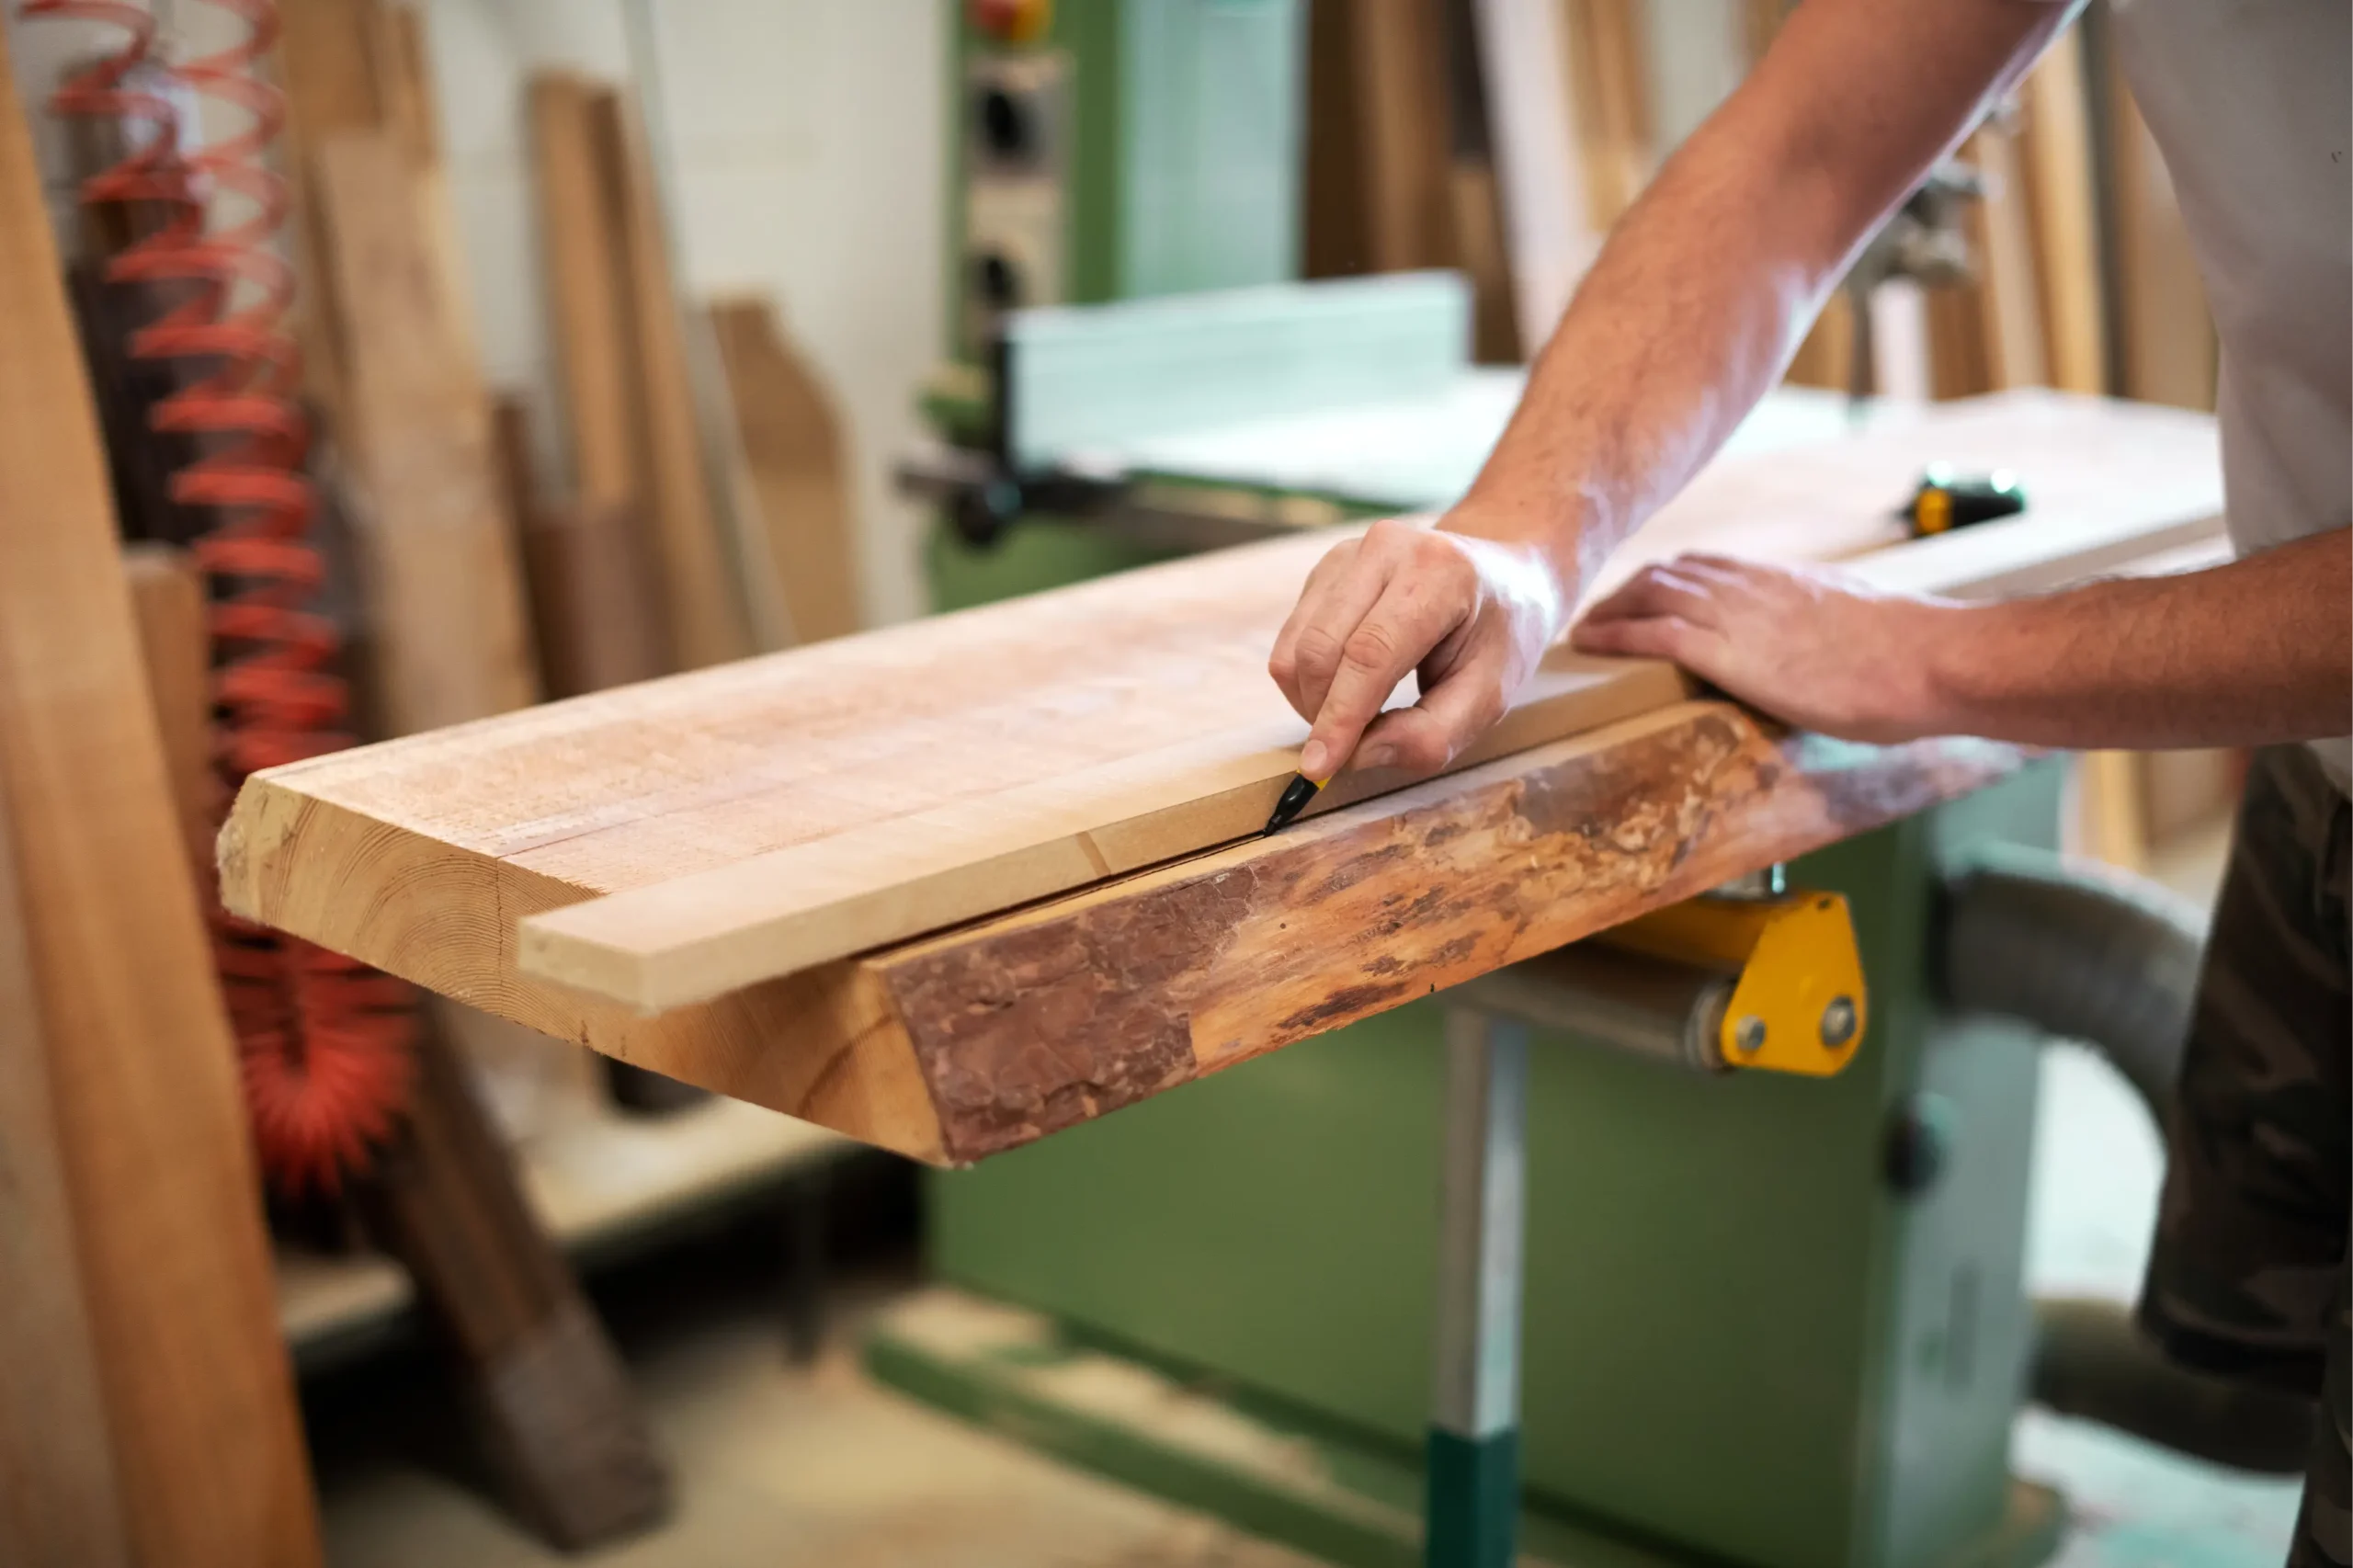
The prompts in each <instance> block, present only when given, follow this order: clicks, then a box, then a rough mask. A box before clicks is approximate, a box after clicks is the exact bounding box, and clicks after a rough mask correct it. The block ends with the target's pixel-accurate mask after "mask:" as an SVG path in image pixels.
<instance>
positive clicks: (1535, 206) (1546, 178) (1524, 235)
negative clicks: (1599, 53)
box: [1473, 0, 1601, 356]
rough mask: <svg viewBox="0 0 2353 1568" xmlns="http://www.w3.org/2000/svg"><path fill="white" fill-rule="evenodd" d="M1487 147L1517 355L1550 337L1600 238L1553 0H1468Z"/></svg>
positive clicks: (1562, 23)
mask: <svg viewBox="0 0 2353 1568" xmlns="http://www.w3.org/2000/svg"><path fill="white" fill-rule="evenodd" d="M1473 20H1474V22H1475V25H1476V27H1477V29H1478V41H1479V66H1480V76H1481V80H1482V82H1483V84H1484V85H1485V89H1486V91H1485V99H1486V106H1487V127H1488V142H1489V145H1490V147H1491V149H1492V154H1491V156H1490V157H1489V159H1488V163H1489V164H1490V165H1491V166H1492V167H1493V169H1494V172H1495V181H1496V186H1497V189H1498V193H1499V196H1500V199H1501V201H1502V208H1503V234H1504V240H1505V251H1506V255H1507V256H1509V258H1510V278H1511V286H1512V307H1513V312H1514V323H1515V325H1516V326H1517V329H1518V342H1519V344H1520V346H1521V348H1522V351H1523V353H1524V354H1526V355H1529V356H1533V355H1534V354H1535V353H1536V352H1537V351H1538V350H1539V349H1540V348H1541V347H1543V346H1544V343H1545V342H1546V340H1547V339H1549V338H1550V337H1551V336H1552V328H1553V327H1554V325H1556V324H1558V323H1559V321H1560V319H1561V315H1562V312H1564V311H1566V310H1567V309H1568V305H1569V296H1570V295H1571V294H1572V293H1573V292H1574V290H1575V289H1576V286H1577V282H1578V280H1579V279H1581V278H1584V276H1585V273H1586V268H1587V267H1590V266H1591V265H1592V264H1593V257H1594V253H1595V252H1596V251H1597V250H1598V249H1600V247H1601V231H1600V229H1599V228H1598V227H1597V225H1596V224H1595V223H1594V222H1593V209H1592V196H1591V193H1590V192H1589V191H1588V189H1587V188H1586V161H1585V154H1584V149H1583V146H1582V144H1581V142H1580V139H1579V136H1578V132H1577V108H1578V106H1577V104H1576V103H1575V101H1574V87H1573V84H1572V73H1571V62H1570V59H1569V48H1568V43H1567V37H1566V35H1567V31H1568V25H1567V18H1566V17H1564V16H1563V14H1562V10H1561V6H1560V3H1559V0H1473Z"/></svg>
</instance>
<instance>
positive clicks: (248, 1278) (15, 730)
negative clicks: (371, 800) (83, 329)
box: [0, 40, 320, 1568]
mask: <svg viewBox="0 0 2353 1568" xmlns="http://www.w3.org/2000/svg"><path fill="white" fill-rule="evenodd" d="M59 278H60V268H59V264H58V257H57V251H56V246H55V244H54V243H53V241H52V238H51V233H50V227H49V216H48V213H47V211H46V210H45V209H44V206H43V203H42V199H41V188H40V176H39V175H38V173H37V171H36V169H35V167H34V164H33V157H32V149H31V147H30V145H29V143H28V138H27V136H26V133H25V121H24V110H23V108H22V106H21V104H20V103H19V101H18V99H17V93H16V86H15V76H14V74H13V72H12V71H11V69H10V68H9V63H8V60H7V50H6V40H0V299H6V301H8V305H7V308H6V310H4V311H0V601H5V602H0V793H5V795H6V802H7V804H6V810H7V812H8V820H9V831H10V832H11V834H12V835H13V840H14V843H15V845H16V848H17V876H18V879H19V882H20V885H21V889H22V897H23V901H24V903H25V906H26V907H28V908H30V909H37V910H39V911H40V918H39V920H38V921H35V922H33V923H32V925H31V928H30V937H31V949H32V970H33V978H34V986H35V989H36V990H37V991H38V993H39V996H40V1017H41V1023H42V1030H43V1034H44V1037H45V1038H46V1040H48V1042H49V1044H50V1051H49V1057H48V1067H49V1073H50V1088H51V1094H52V1095H53V1096H54V1098H55V1101H56V1110H57V1121H56V1125H57V1131H58V1139H59V1142H60V1144H61V1146H62V1148H63V1152H64V1162H65V1168H66V1176H67V1185H68V1188H69V1190H70V1191H71V1193H72V1195H73V1204H74V1217H75V1221H76V1230H77V1235H78V1240H79V1243H80V1247H81V1258H82V1271H83V1289H84V1291H85V1300H86V1304H87V1307H88V1311H89V1318H90V1326H91V1331H92V1335H93V1337H94V1339H95V1340H96V1343H97V1351H98V1361H99V1367H100V1371H101V1376H102V1378H103V1380H104V1387H105V1393H106V1402H107V1412H108V1426H109V1429H110V1430H111V1431H112V1432H113V1434H114V1443H115V1464H116V1470H117V1473H118V1475H119V1479H120V1483H121V1489H122V1494H123V1496H124V1498H125V1499H126V1500H127V1505H128V1508H127V1511H128V1513H129V1517H130V1525H131V1543H132V1548H133V1551H134V1553H135V1555H136V1560H137V1561H138V1562H142V1563H158V1564H160V1563H169V1564H171V1565H172V1568H309V1565H313V1564H316V1563H317V1562H319V1560H320V1547H319V1539H318V1527H317V1521H316V1518H315V1517H314V1514H313V1501H312V1492H311V1482H310V1473H309V1464H308V1460H307V1458H306V1456H305V1454H304V1452H303V1448H302V1440H301V1428H300V1426H299V1424H298V1422H297V1419H296V1415H295V1409H294V1397H293V1383H292V1378H291V1376H290V1370H289V1369H288V1366H287V1362H286V1351H285V1346H284V1345H283V1344H282V1343H281V1342H280V1341H279V1338H278V1326H277V1316H276V1310H275V1304H274V1302H273V1301H272V1298H271V1290H270V1279H269V1258H268V1253H267V1248H266V1247H265V1245H264V1243H263V1236H262V1223H261V1206H260V1203H259V1200H258V1198H257V1196H256V1195H257V1193H258V1190H259V1187H258V1180H257V1177H256V1174H255V1169H254V1161H253V1153H252V1150H251V1147H250V1146H249V1144H248V1142H247V1141H246V1133H245V1127H244V1109H243V1107H242V1106H241V1105H240V1103H239V1098H238V1093H237V1085H236V1068H235V1060H236V1059H235V1052H234V1049H233V1045H232V1044H231V1041H230V1038H229V1028H228V1021H227V1017H226V1016H225V1014H224V1012H223V1009H222V1002H221V994H220V989H219V986H218V984H217V983H216V982H215V980H214V978H213V971H212V955H211V951H210V946H209V944H208V943H207V941H206V939H205V933H204V927H203V924H202V921H201V919H200V917H199V915H198V905H197V895H196V887H195V883H194V881H193V880H192V878H191V875H190V872H189V869H188V861H187V858H186V854H185V851H184V848H183V844H182V839H181V835H180V831H179V826H178V824H177V823H176V821H175V819H174V815H173V812H172V806H171V789H170V785H169V783H168V781H167V780H166V778H165V770H164V760H163V748H162V745H161V744H160V743H159V741H158V739H157V737H156V733H155V722H154V718H153V714H152V713H151V712H150V711H149V710H148V706H147V699H146V693H145V689H144V688H145V682H144V679H143V677H142V673H141V669H140V663H139V650H138V638H137V632H136V631H135V630H134V628H133V626H132V621H131V599H130V595H129V593H128V592H127V591H126V590H125V588H124V585H123V576H122V564H121V558H120V555H119V551H117V548H116V543H115V537H114V536H115V528H114V517H113V513H112V508H111V506H109V503H108V488H107V476H106V465H105V461H104V460H103V458H102V457H101V455H100V453H99V450H98V439H97V424H96V420H95V417H94V415H93V414H92V411H91V405H90V396H89V388H88V384H87V382H86V381H85V378H84V374H83V369H82V358H81V354H80V351H79V349H78V348H77V347H76V346H75V343H74V332H73V328H72V325H71V324H70V323H69V322H68V320H67V314H66V305H65V297H64V293H63V289H62V287H61V285H60V282H59Z"/></svg>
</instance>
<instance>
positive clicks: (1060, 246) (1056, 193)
mask: <svg viewBox="0 0 2353 1568" xmlns="http://www.w3.org/2000/svg"><path fill="white" fill-rule="evenodd" d="M1306 25H1307V22H1306V6H1305V4H1304V0H1063V4H1060V5H1057V6H1054V7H1053V13H1052V20H1051V23H1050V24H1049V26H1048V28H1047V30H1046V32H1045V34H1044V36H1042V37H1041V38H1040V39H1038V40H1034V41H1032V42H1030V43H1027V44H1022V45H1018V46H1015V45H1008V44H1006V43H1003V42H1000V41H998V40H995V39H992V38H990V37H988V36H987V35H986V34H984V33H983V32H981V31H980V30H979V29H977V28H974V27H973V26H972V24H971V23H970V22H969V21H968V22H965V23H963V24H961V31H960V33H959V43H958V53H957V60H958V67H957V69H958V83H959V92H960V94H961V101H960V108H959V111H958V113H957V114H956V116H955V117H954V118H953V124H954V126H955V131H954V136H955V142H954V146H953V147H952V149H951V154H952V159H953V162H952V165H951V166H952V168H953V169H954V170H955V171H956V172H955V177H953V178H951V179H950V181H949V208H950V210H949V223H948V232H949V233H951V234H957V235H961V236H962V241H961V245H959V246H956V247H951V253H950V267H951V275H950V278H949V301H950V307H951V308H950V312H949V314H950V320H951V324H952V325H951V330H952V332H953V334H954V344H953V349H954V352H955V353H957V354H958V355H960V356H962V357H964V358H971V359H973V360H976V361H977V360H980V359H982V358H984V357H985V354H986V346H987V343H988V339H989V334H990V324H991V322H992V319H993V317H994V316H995V312H998V311H1001V310H1005V309H1009V308H1013V307H1017V306H1029V305H1051V304H1093V303H1099V302H1101V301H1108V300H1126V299H1136V298H1140V297H1142V296H1145V295H1151V294H1170V293H1182V292H1186V291H1188V290H1205V289H1229V288H1239V287H1244V286H1246V285H1249V284H1255V283H1277V282H1284V281H1288V280H1290V279H1291V278H1295V277H1297V276H1298V272H1299V247H1300V239H1299V221H1300V177H1301V176H1300V171H1301V169H1302V158H1301V155H1300V147H1301V139H1302V135H1303V114H1304V107H1303V105H1304V96H1305V81H1306V75H1305V72H1306V42H1307V39H1306ZM1159 558H1160V556H1159V555H1158V554H1157V553H1156V552H1154V551H1148V550H1145V549H1142V548H1141V547H1139V546H1137V545H1135V544H1133V543H1131V542H1128V541H1124V540H1116V539H1107V538H1104V537H1102V536H1101V535H1100V534H1099V533H1097V532H1096V531H1095V530H1092V529H1090V528H1087V527H1086V525H1083V524H1074V523H1070V522H1065V521H1062V520H1058V519H1054V518H1051V517H1028V518H1024V519H1022V521H1021V522H1020V524H1019V525H1018V526H1017V527H1015V528H1012V529H1010V530H1008V531H1007V533H1006V536H1005V537H1004V538H1003V539H1002V540H997V541H996V542H995V543H992V544H989V545H986V546H975V545H973V544H972V543H969V542H967V541H966V540H963V539H961V538H960V537H958V536H957V535H955V534H954V533H952V532H951V531H949V529H947V528H935V529H934V530H933V538H932V542H931V545H930V548H929V551H928V552H927V559H926V566H927V569H928V574H929V577H930V582H931V587H932V601H933V605H934V608H939V609H960V608H965V607H967V606H970V605H974V604H981V603H985V602H987V601H989V600H992V599H997V598H1004V597H1010V596H1012V595H1014V594H1020V593H1032V592H1035V591H1037V590H1039V589H1040V588H1047V587H1054V586H1059V585H1062V584H1064V583H1073V582H1078V581H1081V580H1083V579H1085V578H1087V577H1092V576H1098V575H1100V574H1103V573H1105V572H1110V571H1118V570H1120V569H1122V568H1125V567H1129V566H1139V565H1143V564H1146V563H1148V562H1151V561H1154V560H1156V559H1159Z"/></svg>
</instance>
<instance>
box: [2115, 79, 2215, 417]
mask: <svg viewBox="0 0 2353 1568" xmlns="http://www.w3.org/2000/svg"><path fill="white" fill-rule="evenodd" d="M2112 52H2113V51H2111V54H2112ZM2109 69H2110V71H2111V73H2115V74H2113V77H2112V80H2111V84H2110V89H2109V107H2110V110H2111V116H2112V120H2113V126H2112V130H2111V134H2110V140H2111V142H2112V144H2113V146H2114V147H2115V150H2116V152H2115V179H2116V208H2117V241H2118V246H2119V252H2120V254H2119V256H2118V257H2117V263H2118V265H2117V277H2118V283H2119V290H2120V293H2121V294H2122V296H2123V298H2122V299H2121V300H2120V301H2119V303H2120V306H2121V310H2120V322H2121V324H2122V335H2123V338H2124V342H2123V344H2122V347H2123V369H2124V384H2123V385H2122V386H2121V387H2120V388H2119V389H2117V390H2118V391H2120V392H2122V393H2123V394H2124V395H2125V396H2127V397H2137V398H2143V399H2146V400H2147V401H2149V402H2151V403H2172V404H2174V405H2175V406H2176V407H2177V408H2200V409H2211V408H2212V407H2213V406H2214V393H2215V387H2216V372H2217V369H2218V358H2219V348H2218V346H2217V344H2216V342H2215V337H2214V317H2213V314H2212V312H2211V311H2210V310H2209V309H2208V308H2207V304H2206V286H2205V283H2204V280H2203V279H2202V278H2200V276H2199V271H2198V258H2197V256H2195V255H2194V254H2192V252H2191V250H2190V248H2189V231H2188V226H2187V225H2186V224H2185V223H2184V222H2183V221H2182V216H2181V203H2180V200H2179V199H2178V198H2177V197H2176V195H2175V194H2174V188H2173V178H2172V176H2170V175H2168V174H2167V173H2166V172H2165V158H2164V155H2163V154H2162V153H2159V152H2158V150H2157V143H2156V138H2155V137H2154V136H2152V135H2151V134H2150V133H2149V127H2148V123H2147V122H2146V121H2145V120H2143V119H2142V118H2141V109H2140V106H2139V105H2137V104H2135V103H2134V102H2133V101H2132V95H2131V91H2130V89H2129V88H2128V87H2127V86H2126V85H2125V83H2124V80H2123V77H2122V75H2121V74H2120V73H2116V69H2115V62H2114V60H2113V59H2112V58H2111V60H2110V61H2109Z"/></svg>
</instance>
